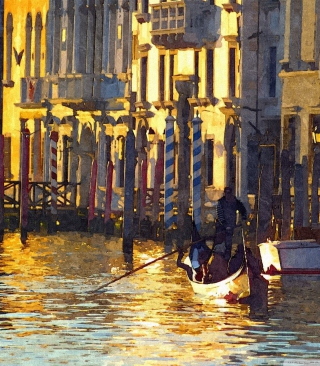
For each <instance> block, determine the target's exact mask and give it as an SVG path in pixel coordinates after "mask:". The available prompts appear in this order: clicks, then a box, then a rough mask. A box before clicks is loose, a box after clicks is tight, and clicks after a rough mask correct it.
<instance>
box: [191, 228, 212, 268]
mask: <svg viewBox="0 0 320 366" xmlns="http://www.w3.org/2000/svg"><path fill="white" fill-rule="evenodd" d="M192 242H194V244H192V245H191V247H190V251H189V257H190V262H191V265H192V268H193V269H194V270H195V271H196V272H199V271H200V269H201V265H202V264H203V263H204V262H206V261H208V259H209V257H210V253H211V249H210V248H209V247H208V246H207V244H206V240H205V239H202V238H201V236H200V234H199V233H198V230H197V228H196V226H195V224H194V223H193V229H192Z"/></svg>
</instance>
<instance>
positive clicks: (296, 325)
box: [0, 233, 320, 366]
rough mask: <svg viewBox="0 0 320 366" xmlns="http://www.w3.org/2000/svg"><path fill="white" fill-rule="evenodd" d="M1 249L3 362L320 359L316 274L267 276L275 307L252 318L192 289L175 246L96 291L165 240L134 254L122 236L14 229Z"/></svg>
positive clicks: (223, 362) (228, 362)
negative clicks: (128, 255) (128, 259)
mask: <svg viewBox="0 0 320 366" xmlns="http://www.w3.org/2000/svg"><path fill="white" fill-rule="evenodd" d="M167 250H170V248H169V249H168V248H167ZM0 254H1V257H0V266H1V268H0V272H1V274H2V275H1V277H0V287H1V297H0V329H1V332H0V337H1V339H0V342H1V345H3V347H2V353H1V354H0V364H1V365H8V364H12V365H15V364H17V365H20V364H30V365H33V364H41V363H42V364H45V365H51V364H52V365H57V364H67V365H75V364H77V365H92V366H96V365H98V364H99V365H124V366H126V365H139V366H140V365H179V366H180V365H183V366H185V365H187V366H188V365H205V366H206V365H210V366H211V365H220V364H221V365H263V364H266V365H270V364H272V365H278V364H279V365H280V364H283V362H284V361H285V360H289V361H290V359H295V358H298V359H301V360H304V359H305V358H308V362H309V361H310V362H311V361H312V360H314V359H318V357H319V359H320V351H319V343H318V339H319V336H320V324H319V316H318V304H319V300H320V281H319V278H317V277H312V278H306V277H304V278H301V277H299V278H294V277H292V276H289V277H288V276H287V277H280V276H275V277H273V278H269V280H270V286H269V312H268V317H265V318H261V319H252V318H250V308H249V307H248V306H247V305H240V304H228V303H226V302H225V301H224V300H208V299H204V298H201V297H199V296H196V295H194V294H193V293H192V291H191V288H190V284H189V282H188V280H187V278H186V276H185V274H184V272H183V270H181V269H178V268H177V267H176V264H175V260H176V257H175V255H173V256H172V257H168V258H166V259H165V260H162V261H158V262H156V263H154V264H152V265H150V266H149V267H146V268H144V269H143V270H141V271H138V272H136V273H135V274H133V275H131V276H129V277H127V278H124V279H122V280H120V281H118V282H115V283H114V284H112V285H111V286H109V287H107V288H105V292H99V293H90V291H91V290H94V289H96V288H97V287H99V286H101V285H102V284H104V283H107V282H108V281H110V280H111V279H113V278H115V277H118V276H121V275H122V274H124V273H125V271H126V270H127V269H128V268H131V267H132V266H133V267H134V268H136V267H138V266H140V265H142V264H144V263H147V262H148V261H150V260H152V259H154V258H157V257H159V256H161V255H163V254H164V248H163V244H162V243H157V244H156V243H153V242H150V241H149V242H140V243H138V242H137V243H135V246H134V254H133V263H132V264H128V263H125V259H124V256H123V253H122V243H121V240H119V239H114V240H106V239H105V238H104V237H103V236H99V235H93V236H88V235H83V234H82V235H81V234H79V233H64V234H60V235H54V236H47V237H46V236H40V235H32V236H31V235H30V239H29V240H28V245H27V246H23V245H22V244H21V243H20V240H19V236H18V235H17V234H8V235H6V238H5V242H4V243H3V246H2V249H1V253H0ZM26 354H27V355H28V357H27V356H26ZM258 359H259V361H257V360H258ZM28 362H29V363H28Z"/></svg>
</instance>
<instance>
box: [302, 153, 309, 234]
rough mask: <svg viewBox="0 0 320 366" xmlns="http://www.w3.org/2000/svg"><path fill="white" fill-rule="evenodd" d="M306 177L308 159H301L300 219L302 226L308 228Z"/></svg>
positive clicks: (307, 174)
mask: <svg viewBox="0 0 320 366" xmlns="http://www.w3.org/2000/svg"><path fill="white" fill-rule="evenodd" d="M308 176H309V169H308V157H307V156H303V157H302V183H303V184H302V195H303V198H302V211H303V218H302V225H303V226H304V227H308V226H309V224H310V208H309V194H308Z"/></svg>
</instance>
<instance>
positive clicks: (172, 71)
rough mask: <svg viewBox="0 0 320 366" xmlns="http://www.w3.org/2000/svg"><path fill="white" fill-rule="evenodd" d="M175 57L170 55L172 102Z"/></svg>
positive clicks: (171, 97) (171, 96) (171, 95)
mask: <svg viewBox="0 0 320 366" xmlns="http://www.w3.org/2000/svg"><path fill="white" fill-rule="evenodd" d="M173 75H174V55H170V75H169V77H170V96H169V97H170V100H171V101H172V100H173Z"/></svg>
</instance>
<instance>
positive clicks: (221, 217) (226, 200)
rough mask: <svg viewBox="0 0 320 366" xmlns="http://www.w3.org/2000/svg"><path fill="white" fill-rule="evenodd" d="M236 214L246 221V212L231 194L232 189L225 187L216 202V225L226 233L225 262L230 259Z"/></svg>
mask: <svg viewBox="0 0 320 366" xmlns="http://www.w3.org/2000/svg"><path fill="white" fill-rule="evenodd" d="M237 212H239V214H240V215H241V218H242V220H246V219H247V210H246V208H245V207H244V205H243V203H242V202H241V201H240V200H238V199H237V198H236V197H235V196H234V195H233V194H232V188H230V187H226V188H225V189H224V196H223V197H221V198H220V199H219V200H218V206H217V215H218V224H219V225H221V226H222V227H223V228H224V230H225V232H226V242H225V244H226V251H225V256H224V257H225V259H226V260H227V261H229V259H230V257H231V249H232V237H233V231H234V228H235V227H236V224H237Z"/></svg>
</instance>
